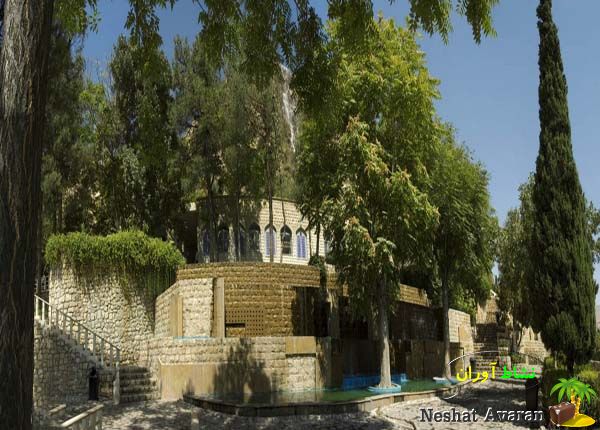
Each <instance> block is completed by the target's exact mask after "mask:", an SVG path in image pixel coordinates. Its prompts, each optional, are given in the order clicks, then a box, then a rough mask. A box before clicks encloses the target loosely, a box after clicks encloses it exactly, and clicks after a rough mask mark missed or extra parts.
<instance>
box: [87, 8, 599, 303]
mask: <svg viewBox="0 0 600 430" xmlns="http://www.w3.org/2000/svg"><path fill="white" fill-rule="evenodd" d="M128 3H129V2H127V1H125V0H112V1H110V0H104V1H100V2H99V8H100V16H101V21H100V24H99V26H98V31H97V32H96V33H91V34H89V35H88V36H87V38H86V40H85V41H84V56H85V57H86V59H87V64H88V70H89V72H90V74H91V75H92V76H93V75H97V73H98V70H102V69H105V68H106V65H107V63H108V59H109V58H110V54H111V51H112V46H113V44H114V43H115V41H116V38H117V36H118V35H119V34H120V33H123V32H125V30H124V28H123V25H124V22H125V16H126V14H127V10H128ZM537 3H538V2H537V1H536V0H501V1H500V4H499V5H498V6H496V7H495V8H494V10H493V15H492V16H493V20H494V27H495V29H496V31H497V33H498V35H497V37H495V38H486V39H483V40H482V41H481V44H479V45H478V44H476V43H475V42H474V40H473V37H472V34H471V28H470V27H469V25H468V23H467V22H466V20H465V18H464V17H460V16H457V15H455V16H453V18H452V24H453V26H454V31H453V32H452V34H451V35H450V40H449V42H448V43H447V44H444V42H443V41H442V40H441V38H440V37H439V36H436V35H434V36H432V37H430V36H426V35H424V36H422V38H421V39H420V44H421V47H422V50H423V51H424V52H425V54H426V58H427V64H428V67H429V70H430V73H431V74H432V75H433V76H434V77H436V78H438V79H439V80H440V81H441V84H440V91H441V96H442V98H441V99H440V100H439V101H438V102H437V109H438V114H439V115H440V116H441V117H442V118H443V119H444V120H445V121H448V122H450V123H452V124H453V125H454V127H455V128H456V130H457V134H458V138H459V140H460V141H461V142H464V143H465V144H466V145H467V146H468V147H469V148H471V150H472V151H473V155H474V157H475V159H477V160H479V161H481V162H482V163H483V164H484V166H485V167H486V169H487V171H488V172H489V174H490V193H491V199H492V204H493V206H494V207H495V209H496V211H497V215H498V217H499V219H500V222H504V219H505V216H506V213H507V211H508V210H509V209H510V208H512V207H517V206H518V205H519V196H518V187H519V185H520V184H522V183H523V182H525V181H526V180H527V177H528V175H529V173H530V172H532V171H533V170H534V169H535V159H536V156H537V151H538V145H539V141H538V134H539V120H538V99H537V89H538V66H537V56H538V41H539V36H538V32H537V26H536V23H537V18H536V14H535V9H536V6H537ZM312 4H314V5H315V6H316V9H317V12H318V13H319V14H320V15H321V16H322V17H323V18H325V17H326V13H327V3H326V0H313V1H312ZM407 4H408V2H407V1H406V0H395V1H394V3H392V4H391V5H390V3H389V1H388V0H374V9H375V11H376V12H378V11H381V12H382V13H383V15H384V16H385V17H387V18H394V19H395V20H396V22H397V23H398V24H401V25H402V24H404V22H405V17H406V14H407V11H408V7H407ZM199 11H200V9H199V6H198V5H197V4H196V3H194V2H192V0H178V2H177V3H176V4H175V7H174V8H173V9H172V10H171V9H170V8H169V9H165V10H161V11H160V13H159V16H160V19H161V22H160V32H161V35H162V37H163V41H164V50H165V52H166V53H167V56H168V57H169V58H170V57H171V55H172V50H173V38H174V37H175V36H176V35H181V36H183V37H187V38H188V39H190V40H192V39H193V38H194V37H195V36H196V34H197V33H198V31H199V30H200V25H199V24H198V13H199ZM553 14H554V20H555V22H556V24H557V26H558V32H559V37H560V44H561V51H562V58H563V63H564V68H565V75H566V77H567V82H568V86H569V111H570V118H571V130H572V143H573V153H574V155H575V160H576V163H577V167H578V170H579V177H580V180H581V184H582V187H583V190H584V192H585V194H586V196H587V198H588V199H589V200H591V201H592V202H593V203H594V204H595V205H596V206H597V207H598V206H600V186H599V185H600V169H598V168H596V166H597V164H598V162H599V161H600V146H599V145H597V144H596V140H597V137H596V136H600V54H598V41H599V40H600V26H597V23H596V20H597V16H598V15H600V1H598V0H577V1H573V0H554V5H553ZM595 278H596V280H597V281H598V282H599V283H600V267H596V273H595ZM596 302H597V303H600V299H599V297H597V298H596Z"/></svg>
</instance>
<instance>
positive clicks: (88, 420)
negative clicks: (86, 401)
mask: <svg viewBox="0 0 600 430" xmlns="http://www.w3.org/2000/svg"><path fill="white" fill-rule="evenodd" d="M103 408H104V405H97V406H94V407H93V408H91V409H88V410H87V411H85V412H83V413H81V414H79V415H77V416H76V417H73V418H71V419H69V420H67V421H65V422H64V423H62V424H61V425H60V428H72V429H84V430H96V429H102V409H103Z"/></svg>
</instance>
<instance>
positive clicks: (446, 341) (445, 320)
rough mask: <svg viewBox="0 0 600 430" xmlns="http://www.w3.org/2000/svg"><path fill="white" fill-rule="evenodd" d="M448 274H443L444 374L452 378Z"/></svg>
mask: <svg viewBox="0 0 600 430" xmlns="http://www.w3.org/2000/svg"><path fill="white" fill-rule="evenodd" d="M448 309H449V303H448V274H447V272H446V273H444V274H443V276H442V320H443V325H444V375H445V376H446V378H450V376H451V373H452V369H450V366H448V363H450V321H449V319H448Z"/></svg>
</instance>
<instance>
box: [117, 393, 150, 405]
mask: <svg viewBox="0 0 600 430" xmlns="http://www.w3.org/2000/svg"><path fill="white" fill-rule="evenodd" d="M158 398H159V396H158V393H140V394H122V395H121V403H133V402H144V401H147V400H158Z"/></svg>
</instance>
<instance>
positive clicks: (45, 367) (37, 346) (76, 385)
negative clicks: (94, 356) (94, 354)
mask: <svg viewBox="0 0 600 430" xmlns="http://www.w3.org/2000/svg"><path fill="white" fill-rule="evenodd" d="M92 367H93V363H92V362H90V361H88V360H87V358H86V357H85V356H84V355H83V354H81V353H80V352H79V351H78V350H76V349H74V348H73V347H72V346H71V345H70V344H69V343H67V342H66V341H65V340H63V339H62V338H61V337H60V336H59V335H58V334H57V333H55V332H53V331H51V330H45V329H43V328H42V327H41V326H40V324H39V323H38V322H36V323H35V325H34V371H33V401H34V405H35V407H36V408H40V409H42V410H46V411H47V410H49V409H52V408H53V407H55V406H57V405H59V404H62V403H66V404H73V403H80V402H85V401H87V398H88V374H89V372H90V370H91V368H92ZM100 378H101V380H105V379H108V380H110V382H111V383H112V373H110V372H109V371H105V372H104V373H102V372H100ZM108 391H109V393H110V390H108ZM110 395H111V394H110Z"/></svg>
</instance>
